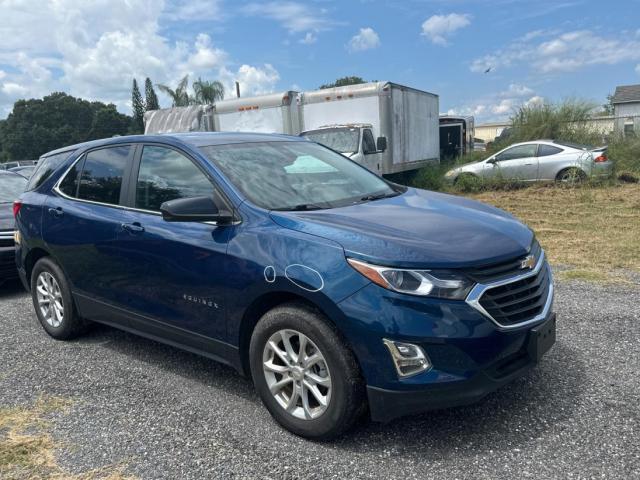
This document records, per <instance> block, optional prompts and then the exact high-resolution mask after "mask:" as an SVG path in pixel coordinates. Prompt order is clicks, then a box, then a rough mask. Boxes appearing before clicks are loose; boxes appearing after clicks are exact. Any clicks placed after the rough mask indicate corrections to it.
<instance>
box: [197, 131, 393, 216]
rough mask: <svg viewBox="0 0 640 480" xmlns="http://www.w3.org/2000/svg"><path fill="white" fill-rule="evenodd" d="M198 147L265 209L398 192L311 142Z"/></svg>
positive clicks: (302, 206) (313, 205) (306, 207)
mask: <svg viewBox="0 0 640 480" xmlns="http://www.w3.org/2000/svg"><path fill="white" fill-rule="evenodd" d="M200 149H201V151H202V152H203V153H204V154H205V155H206V156H207V157H208V158H209V159H210V160H211V161H212V162H213V163H214V165H216V166H217V167H218V168H219V169H220V170H221V171H222V173H223V174H224V175H225V176H226V177H227V178H228V179H229V181H231V183H233V185H235V187H236V188H238V190H240V192H241V193H242V194H243V195H244V196H246V197H247V198H248V199H249V200H250V201H251V202H252V203H254V204H256V205H258V206H259V207H262V208H265V209H268V210H317V209H324V208H335V207H341V206H346V205H352V204H354V203H360V202H364V201H371V200H376V199H379V198H384V197H390V196H395V195H398V194H399V192H398V191H396V190H394V189H393V188H392V187H391V186H390V185H389V183H387V182H386V181H384V180H383V179H381V178H380V177H378V176H377V175H374V174H373V173H371V172H369V171H368V170H366V169H365V168H364V167H361V166H359V165H357V164H356V163H354V162H352V161H350V160H349V159H347V158H345V157H343V156H342V155H339V154H337V153H335V152H332V151H331V150H329V149H327V148H325V147H322V146H320V145H317V144H315V143H312V142H303V141H296V142H259V143H241V144H229V145H216V146H208V147H201V148H200Z"/></svg>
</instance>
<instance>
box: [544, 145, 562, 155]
mask: <svg viewBox="0 0 640 480" xmlns="http://www.w3.org/2000/svg"><path fill="white" fill-rule="evenodd" d="M562 151H563V150H562V149H561V148H558V147H554V146H553V145H544V144H540V146H539V147H538V156H539V157H548V156H549V155H557V154H558V153H561V152H562Z"/></svg>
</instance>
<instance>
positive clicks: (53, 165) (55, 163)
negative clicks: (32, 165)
mask: <svg viewBox="0 0 640 480" xmlns="http://www.w3.org/2000/svg"><path fill="white" fill-rule="evenodd" d="M72 153H73V151H68V152H62V153H58V154H56V155H51V156H49V157H45V158H42V159H40V161H39V162H38V166H37V167H36V169H35V170H34V171H33V174H32V175H31V178H29V183H28V184H27V191H30V190H35V189H36V188H38V187H39V186H40V185H42V184H43V183H44V182H46V181H47V179H48V178H49V177H50V176H51V174H52V173H53V172H54V171H55V170H56V169H57V168H58V167H59V166H60V165H61V164H62V162H64V161H65V160H66V159H67V158H69V155H71V154H72Z"/></svg>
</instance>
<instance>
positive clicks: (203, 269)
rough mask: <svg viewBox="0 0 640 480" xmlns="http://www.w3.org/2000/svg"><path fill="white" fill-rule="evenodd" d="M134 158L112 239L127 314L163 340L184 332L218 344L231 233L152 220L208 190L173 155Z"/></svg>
mask: <svg viewBox="0 0 640 480" xmlns="http://www.w3.org/2000/svg"><path fill="white" fill-rule="evenodd" d="M138 157H139V158H138V161H137V162H136V166H134V181H132V183H131V185H132V187H133V188H132V191H131V193H130V195H129V203H130V206H131V207H132V208H131V209H130V210H129V211H128V212H127V219H126V221H125V222H124V224H123V226H122V230H121V232H120V239H121V245H122V246H123V252H124V255H125V256H126V257H127V258H128V268H127V273H126V279H125V280H124V281H123V282H122V284H121V286H122V288H123V289H124V290H125V292H126V295H127V298H128V302H129V303H128V306H129V308H130V309H131V310H132V312H133V313H137V314H139V317H138V318H137V320H138V322H140V324H139V325H138V326H137V327H138V328H140V329H145V330H149V331H151V332H152V333H153V332H163V333H162V335H163V336H166V334H167V333H171V331H174V332H176V331H184V332H185V333H186V332H189V333H190V334H191V333H195V334H198V335H202V336H205V337H209V338H216V339H222V338H224V336H225V331H226V326H225V315H224V310H225V303H226V287H225V280H226V278H227V276H228V275H227V268H228V262H227V257H226V251H227V242H228V238H229V233H230V230H231V229H232V228H233V227H231V226H216V225H213V224H210V223H202V222H167V221H165V220H163V218H162V216H161V214H160V205H161V204H162V203H163V202H165V201H169V200H174V199H177V198H187V197H195V196H201V195H213V193H214V189H215V188H216V187H215V186H214V184H213V183H212V181H211V180H210V179H209V177H208V176H207V175H206V174H205V173H204V172H203V170H201V168H200V167H198V166H197V164H196V162H195V161H194V160H192V159H191V158H189V157H187V156H186V155H185V154H184V153H182V152H180V151H178V150H174V149H172V148H169V147H166V146H158V145H145V146H144V147H142V150H141V152H140V153H139V155H138ZM134 185H135V186H134ZM134 317H135V316H134ZM134 321H135V319H134ZM180 342H181V343H184V339H182V340H180Z"/></svg>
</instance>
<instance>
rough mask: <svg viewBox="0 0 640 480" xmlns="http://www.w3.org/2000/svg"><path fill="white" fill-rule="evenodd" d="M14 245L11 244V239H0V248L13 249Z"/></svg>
mask: <svg viewBox="0 0 640 480" xmlns="http://www.w3.org/2000/svg"><path fill="white" fill-rule="evenodd" d="M13 246H15V244H14V243H13V237H11V238H2V237H0V248H7V247H13Z"/></svg>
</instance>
